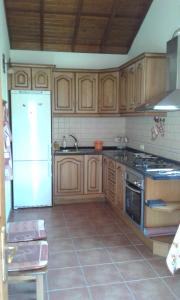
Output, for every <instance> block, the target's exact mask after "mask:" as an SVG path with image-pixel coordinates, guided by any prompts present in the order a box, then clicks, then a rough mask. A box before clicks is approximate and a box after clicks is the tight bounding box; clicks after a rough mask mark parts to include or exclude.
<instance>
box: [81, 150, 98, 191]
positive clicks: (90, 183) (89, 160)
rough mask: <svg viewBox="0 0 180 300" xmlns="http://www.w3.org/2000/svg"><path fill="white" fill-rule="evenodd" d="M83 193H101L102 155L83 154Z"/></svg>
mask: <svg viewBox="0 0 180 300" xmlns="http://www.w3.org/2000/svg"><path fill="white" fill-rule="evenodd" d="M84 172H85V193H86V194H91V193H92V194H96V193H102V155H85V169H84Z"/></svg>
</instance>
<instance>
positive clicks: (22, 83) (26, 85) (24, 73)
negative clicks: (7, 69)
mask: <svg viewBox="0 0 180 300" xmlns="http://www.w3.org/2000/svg"><path fill="white" fill-rule="evenodd" d="M11 76H12V78H11V89H12V90H31V68H28V67H13V74H12V75H11Z"/></svg>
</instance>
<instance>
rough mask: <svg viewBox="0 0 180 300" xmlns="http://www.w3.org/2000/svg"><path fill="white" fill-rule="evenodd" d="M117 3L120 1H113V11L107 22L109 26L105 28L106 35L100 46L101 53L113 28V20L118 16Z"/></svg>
mask: <svg viewBox="0 0 180 300" xmlns="http://www.w3.org/2000/svg"><path fill="white" fill-rule="evenodd" d="M117 2H118V0H114V1H113V4H112V9H111V15H110V17H109V20H108V22H107V25H106V27H105V30H104V34H103V37H102V40H101V44H100V52H103V48H104V44H105V42H106V40H107V38H108V34H109V32H110V30H111V27H112V22H113V19H114V17H115V15H116V5H117Z"/></svg>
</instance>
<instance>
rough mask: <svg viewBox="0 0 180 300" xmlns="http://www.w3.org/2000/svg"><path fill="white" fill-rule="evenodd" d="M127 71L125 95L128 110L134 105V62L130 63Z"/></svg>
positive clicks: (132, 109) (131, 109)
mask: <svg viewBox="0 0 180 300" xmlns="http://www.w3.org/2000/svg"><path fill="white" fill-rule="evenodd" d="M127 72H128V81H127V84H128V90H127V97H128V105H127V107H128V111H130V112H131V111H134V107H135V64H133V65H131V66H130V67H128V68H127Z"/></svg>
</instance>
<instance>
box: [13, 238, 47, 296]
mask: <svg viewBox="0 0 180 300" xmlns="http://www.w3.org/2000/svg"><path fill="white" fill-rule="evenodd" d="M13 246H15V248H16V253H15V255H14V256H12V255H9V258H10V260H9V263H8V281H9V282H13V283H17V282H19V281H29V280H35V281H36V298H37V300H43V299H44V274H45V273H46V271H47V264H48V243H47V241H34V242H28V243H17V244H13Z"/></svg>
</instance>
